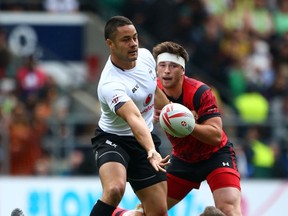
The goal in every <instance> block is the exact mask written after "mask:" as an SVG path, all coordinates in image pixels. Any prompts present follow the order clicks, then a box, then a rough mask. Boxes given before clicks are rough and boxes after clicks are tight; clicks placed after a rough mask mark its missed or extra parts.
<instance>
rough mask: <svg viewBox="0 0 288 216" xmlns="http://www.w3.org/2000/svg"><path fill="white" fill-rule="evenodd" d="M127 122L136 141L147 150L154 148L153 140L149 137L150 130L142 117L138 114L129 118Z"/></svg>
mask: <svg viewBox="0 0 288 216" xmlns="http://www.w3.org/2000/svg"><path fill="white" fill-rule="evenodd" d="M128 124H129V125H130V127H131V130H132V132H133V134H134V136H135V138H136V139H137V141H138V142H139V143H140V145H141V146H142V147H143V148H144V149H145V150H146V151H147V152H148V151H150V150H151V149H155V146H154V142H153V140H152V137H151V132H150V130H149V128H148V126H147V124H146V122H145V121H144V119H143V118H142V117H140V116H139V117H135V118H133V119H130V121H129V122H128Z"/></svg>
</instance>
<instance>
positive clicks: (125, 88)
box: [97, 48, 157, 136]
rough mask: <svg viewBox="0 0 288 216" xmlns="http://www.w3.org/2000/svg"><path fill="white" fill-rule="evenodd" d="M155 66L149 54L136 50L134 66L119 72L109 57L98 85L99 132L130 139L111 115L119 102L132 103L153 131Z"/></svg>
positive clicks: (125, 127) (124, 125)
mask: <svg viewBox="0 0 288 216" xmlns="http://www.w3.org/2000/svg"><path fill="white" fill-rule="evenodd" d="M155 68H156V63H155V60H154V58H153V56H152V54H151V52H150V51H149V50H147V49H144V48H139V50H138V58H137V61H136V66H135V67H134V68H133V69H130V70H125V71H123V70H121V69H120V68H118V67H116V66H114V65H113V64H112V62H111V59H110V57H109V59H108V61H107V62H106V65H105V67H104V69H103V71H102V74H101V77H100V80H99V84H98V90H97V91H98V99H99V101H100V105H101V112H102V113H101V117H100V120H99V126H100V128H101V129H102V130H103V131H105V132H108V133H113V134H117V135H124V136H132V135H133V133H132V131H131V129H130V127H129V125H128V124H127V123H126V122H125V121H124V120H123V119H122V118H120V117H119V116H118V115H116V113H115V106H116V105H117V104H118V103H120V102H126V101H128V100H130V99H131V100H132V101H134V103H135V104H136V106H137V107H138V109H139V110H140V112H141V114H142V116H143V118H144V120H145V121H146V123H147V125H148V127H149V129H150V131H152V130H153V122H152V121H153V114H154V93H155V90H156V86H157V82H156V81H157V79H156V70H155Z"/></svg>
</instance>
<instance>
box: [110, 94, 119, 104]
mask: <svg viewBox="0 0 288 216" xmlns="http://www.w3.org/2000/svg"><path fill="white" fill-rule="evenodd" d="M118 101H119V97H118V95H114V96H113V98H112V104H117V103H118Z"/></svg>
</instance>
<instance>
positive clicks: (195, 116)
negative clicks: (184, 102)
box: [192, 110, 198, 122]
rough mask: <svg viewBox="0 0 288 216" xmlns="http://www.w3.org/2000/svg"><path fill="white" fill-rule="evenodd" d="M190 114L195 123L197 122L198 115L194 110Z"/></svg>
mask: <svg viewBox="0 0 288 216" xmlns="http://www.w3.org/2000/svg"><path fill="white" fill-rule="evenodd" d="M192 114H193V115H194V118H195V122H196V121H197V120H198V114H197V112H196V111H195V110H192Z"/></svg>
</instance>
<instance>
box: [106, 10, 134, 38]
mask: <svg viewBox="0 0 288 216" xmlns="http://www.w3.org/2000/svg"><path fill="white" fill-rule="evenodd" d="M125 25H133V23H132V21H131V20H130V19H128V18H127V17H124V16H113V17H111V18H110V19H109V20H108V21H107V23H106V25H105V28H104V37H105V40H107V39H108V38H109V39H112V38H113V36H114V33H115V32H116V31H117V28H118V27H121V26H125Z"/></svg>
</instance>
